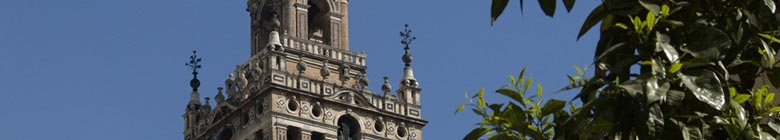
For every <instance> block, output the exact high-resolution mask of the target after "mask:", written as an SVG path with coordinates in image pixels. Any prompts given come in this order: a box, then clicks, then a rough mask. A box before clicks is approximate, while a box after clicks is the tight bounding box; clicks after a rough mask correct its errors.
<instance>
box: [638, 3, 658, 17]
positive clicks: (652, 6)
mask: <svg viewBox="0 0 780 140" xmlns="http://www.w3.org/2000/svg"><path fill="white" fill-rule="evenodd" d="M639 4H640V5H642V7H645V9H647V10H648V11H650V12H653V14H655V15H661V6H658V4H654V3H650V2H648V1H647V0H639Z"/></svg>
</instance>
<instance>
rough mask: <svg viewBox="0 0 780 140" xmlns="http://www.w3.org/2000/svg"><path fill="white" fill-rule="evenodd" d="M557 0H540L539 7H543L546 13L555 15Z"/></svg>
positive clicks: (550, 15) (551, 15)
mask: <svg viewBox="0 0 780 140" xmlns="http://www.w3.org/2000/svg"><path fill="white" fill-rule="evenodd" d="M555 2H556V1H555V0H539V7H541V8H542V11H544V14H545V15H547V16H549V17H553V15H555Z"/></svg>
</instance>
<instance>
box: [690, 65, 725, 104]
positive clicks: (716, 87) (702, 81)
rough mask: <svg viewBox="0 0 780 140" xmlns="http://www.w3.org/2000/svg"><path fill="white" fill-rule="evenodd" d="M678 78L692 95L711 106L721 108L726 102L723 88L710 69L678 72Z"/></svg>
mask: <svg viewBox="0 0 780 140" xmlns="http://www.w3.org/2000/svg"><path fill="white" fill-rule="evenodd" d="M679 76H680V79H681V80H682V82H683V84H684V85H685V87H687V88H688V90H690V91H691V92H693V95H694V96H695V97H696V98H697V99H699V101H702V102H704V103H706V104H707V105H710V106H711V107H713V108H715V109H717V110H721V109H722V108H723V105H724V104H725V103H726V101H725V94H724V92H723V88H721V83H720V79H719V78H718V76H717V75H716V74H715V72H712V71H711V70H703V69H696V70H688V71H683V72H682V73H680V75H679Z"/></svg>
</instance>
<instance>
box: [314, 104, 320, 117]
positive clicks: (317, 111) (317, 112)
mask: <svg viewBox="0 0 780 140" xmlns="http://www.w3.org/2000/svg"><path fill="white" fill-rule="evenodd" d="M311 114H312V115H314V117H320V115H322V107H321V106H320V104H319V103H317V104H314V107H312V109H311Z"/></svg>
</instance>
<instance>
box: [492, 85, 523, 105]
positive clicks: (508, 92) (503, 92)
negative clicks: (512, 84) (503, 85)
mask: <svg viewBox="0 0 780 140" xmlns="http://www.w3.org/2000/svg"><path fill="white" fill-rule="evenodd" d="M496 92H497V93H499V94H501V95H504V96H506V97H509V98H512V99H513V100H515V101H517V102H519V103H521V104H524V103H523V96H521V95H520V93H517V91H515V90H511V89H498V90H496Z"/></svg>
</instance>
